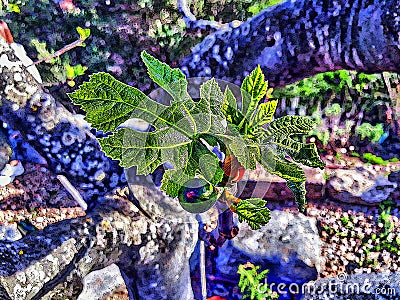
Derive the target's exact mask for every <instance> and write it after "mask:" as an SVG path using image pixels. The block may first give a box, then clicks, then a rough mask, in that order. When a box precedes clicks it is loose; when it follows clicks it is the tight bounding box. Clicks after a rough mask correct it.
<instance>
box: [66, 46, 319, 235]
mask: <svg viewBox="0 0 400 300" xmlns="http://www.w3.org/2000/svg"><path fill="white" fill-rule="evenodd" d="M142 59H143V62H144V63H145V65H146V67H147V71H148V73H149V76H150V78H151V79H153V80H154V81H155V82H156V83H157V84H158V85H159V86H160V87H162V88H163V89H165V90H166V91H167V92H168V93H169V94H170V95H171V96H172V98H173V100H172V101H171V103H170V105H163V104H160V103H158V102H156V101H154V100H152V99H150V98H149V97H148V96H146V95H145V94H144V93H142V92H141V91H140V90H138V89H136V88H134V87H131V86H128V85H126V84H123V83H121V82H119V81H117V80H116V79H115V78H113V77H112V76H111V75H109V74H107V73H97V74H94V75H91V77H90V81H89V82H86V83H84V84H83V85H82V86H81V87H80V88H79V89H78V90H77V91H75V92H74V93H71V94H69V96H70V98H71V99H72V101H73V103H74V104H76V105H80V106H81V107H82V109H83V110H85V111H86V120H87V121H88V122H89V123H91V125H92V126H93V127H94V128H96V129H97V130H101V131H103V132H106V133H111V134H110V135H108V136H107V137H105V138H101V139H99V143H100V145H101V148H102V150H103V151H104V152H105V153H106V155H107V156H109V157H111V158H112V159H116V160H118V161H119V162H120V165H121V166H123V167H126V168H130V167H132V166H137V174H139V175H140V174H143V175H146V174H149V173H152V172H153V171H154V170H155V169H156V168H157V167H158V166H159V165H161V164H163V163H167V162H168V163H170V164H172V165H173V169H168V170H167V171H166V172H165V174H164V177H163V180H162V185H161V189H162V190H164V191H165V192H166V193H167V194H168V195H169V196H171V197H176V196H178V194H179V191H180V190H182V187H185V184H186V183H187V182H190V181H191V180H192V179H193V178H201V179H203V180H205V181H206V182H208V183H209V184H210V185H213V186H215V185H216V184H218V183H220V182H221V181H222V177H223V170H222V168H221V167H220V162H219V159H218V157H217V156H216V155H215V154H214V153H213V152H212V151H211V150H210V147H217V146H221V147H222V149H223V151H225V153H224V154H225V155H227V154H233V155H235V156H236V158H237V160H238V161H239V162H240V164H241V165H243V166H244V167H245V168H246V169H254V168H255V166H256V162H259V163H260V164H261V165H262V166H264V168H265V169H266V170H267V171H268V172H271V173H273V174H277V175H279V176H281V177H282V178H284V179H286V180H287V182H288V187H289V188H290V189H291V190H292V191H293V193H294V195H295V200H296V202H297V203H298V204H299V209H300V210H302V211H303V210H304V205H305V203H306V199H305V175H304V171H303V170H302V169H301V168H300V167H299V166H298V165H297V163H302V164H305V165H308V166H311V167H320V168H323V167H324V164H323V162H322V161H321V160H320V158H319V156H318V153H317V150H316V147H315V145H314V144H303V143H300V142H297V141H296V140H294V139H293V137H292V136H293V135H304V134H306V133H307V132H308V131H310V129H311V128H312V126H313V122H312V121H311V119H309V118H306V117H299V116H287V117H283V118H279V119H276V120H273V121H271V120H272V116H273V113H274V111H275V108H276V101H274V100H270V101H271V102H270V101H268V102H263V100H262V99H263V98H264V97H265V96H267V98H268V97H270V93H271V91H268V89H267V82H265V81H264V75H263V74H262V72H261V69H260V67H258V68H257V69H255V70H254V71H253V72H252V73H251V74H250V75H249V76H248V77H246V79H245V80H244V82H243V84H242V99H243V101H242V102H243V107H242V108H241V109H239V108H238V107H237V105H236V99H235V97H234V96H233V94H232V92H231V91H230V90H229V88H226V89H225V91H224V93H223V92H222V91H221V90H220V87H219V85H218V84H217V82H216V81H215V80H214V79H210V80H208V81H207V82H205V83H204V84H203V85H202V86H201V87H200V100H199V101H198V102H195V101H193V100H192V99H191V97H190V95H189V94H188V92H187V81H186V78H185V76H184V74H183V73H182V72H181V71H180V70H179V69H171V68H170V67H169V66H168V65H167V64H164V63H162V62H160V61H159V60H157V59H155V58H154V57H152V56H151V55H149V54H147V53H146V52H143V53H142ZM267 91H268V93H267ZM260 102H261V103H260ZM268 103H270V104H268ZM131 118H134V119H140V120H143V121H145V122H147V123H148V124H149V125H151V126H152V129H153V130H152V131H148V132H140V131H137V130H135V129H133V128H130V127H129V126H126V125H124V124H123V123H124V122H126V121H127V120H129V119H131ZM267 123H269V124H268V125H269V126H268V127H266V128H264V127H263V125H265V124H267ZM121 124H122V125H121ZM224 124H226V125H224ZM288 157H290V158H291V159H292V161H290V160H288ZM296 162H297V163H296ZM218 191H219V194H220V195H221V194H222V191H221V190H218ZM231 207H232V209H233V210H234V211H236V213H237V214H238V216H239V220H240V221H243V220H245V221H247V222H248V223H249V225H250V226H251V227H252V228H259V227H260V226H262V225H264V224H266V223H267V222H268V220H269V210H268V209H267V208H266V207H265V201H263V200H262V199H248V200H244V201H233V204H232V205H231Z"/></svg>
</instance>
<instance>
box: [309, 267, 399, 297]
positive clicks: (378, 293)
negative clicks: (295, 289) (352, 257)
mask: <svg viewBox="0 0 400 300" xmlns="http://www.w3.org/2000/svg"><path fill="white" fill-rule="evenodd" d="M341 275H342V276H340V277H339V278H324V279H319V280H316V281H315V282H310V283H308V287H307V288H304V289H305V291H306V293H305V294H304V296H303V298H302V299H305V300H306V299H307V300H308V299H313V300H318V299H337V300H347V299H354V300H366V299H368V300H383V299H399V291H400V273H399V272H395V273H390V274H387V273H371V274H353V275H347V274H341Z"/></svg>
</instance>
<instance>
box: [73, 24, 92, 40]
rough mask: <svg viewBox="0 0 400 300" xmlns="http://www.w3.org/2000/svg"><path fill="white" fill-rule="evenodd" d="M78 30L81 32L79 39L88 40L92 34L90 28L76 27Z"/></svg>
mask: <svg viewBox="0 0 400 300" xmlns="http://www.w3.org/2000/svg"><path fill="white" fill-rule="evenodd" d="M76 31H77V32H78V34H79V39H81V40H83V41H84V40H86V39H87V38H88V37H89V36H90V28H82V27H80V26H78V27H76Z"/></svg>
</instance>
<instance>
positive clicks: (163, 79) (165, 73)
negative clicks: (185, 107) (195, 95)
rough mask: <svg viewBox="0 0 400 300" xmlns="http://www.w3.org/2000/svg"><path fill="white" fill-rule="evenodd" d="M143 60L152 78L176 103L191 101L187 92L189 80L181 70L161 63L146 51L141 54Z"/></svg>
mask: <svg viewBox="0 0 400 300" xmlns="http://www.w3.org/2000/svg"><path fill="white" fill-rule="evenodd" d="M141 57H142V60H143V62H144V64H145V65H146V67H147V72H148V74H149V76H150V78H151V79H152V80H153V81H154V82H155V83H157V84H158V85H159V86H160V87H161V88H162V89H164V90H165V91H167V92H168V93H169V94H170V95H171V96H172V98H173V99H174V101H176V102H180V101H186V100H188V99H190V96H189V93H188V92H187V80H186V76H185V74H183V72H182V71H181V70H179V69H172V68H171V67H170V66H168V65H167V64H165V63H162V62H160V61H159V60H158V59H156V58H154V57H153V56H151V55H150V54H148V53H147V52H146V51H143V52H142V53H141Z"/></svg>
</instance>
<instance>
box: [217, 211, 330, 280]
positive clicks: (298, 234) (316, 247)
mask: <svg viewBox="0 0 400 300" xmlns="http://www.w3.org/2000/svg"><path fill="white" fill-rule="evenodd" d="M321 246H322V242H321V241H320V238H319V235H318V229H317V226H316V220H315V219H314V218H310V217H306V216H304V215H294V214H292V213H290V212H284V211H279V210H274V211H272V212H271V220H270V221H269V223H268V224H267V225H266V226H263V227H262V228H261V229H259V230H252V229H251V228H250V227H249V226H248V225H247V224H246V223H240V224H239V234H238V235H237V236H236V237H235V238H234V239H233V240H231V241H230V242H229V243H227V244H226V245H224V246H223V247H222V248H221V249H219V255H218V258H217V269H218V270H219V271H220V272H221V273H223V275H224V276H228V277H229V276H230V277H232V275H234V276H235V274H236V272H237V267H238V265H239V264H241V263H246V262H247V261H251V262H252V263H254V264H256V265H260V266H261V269H269V270H270V272H269V273H268V282H275V283H281V282H285V283H292V282H293V283H302V282H307V281H309V280H310V279H311V278H316V277H317V273H319V272H320V270H321V269H322V266H323V263H324V261H323V260H322V258H321ZM261 269H260V270H261Z"/></svg>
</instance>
